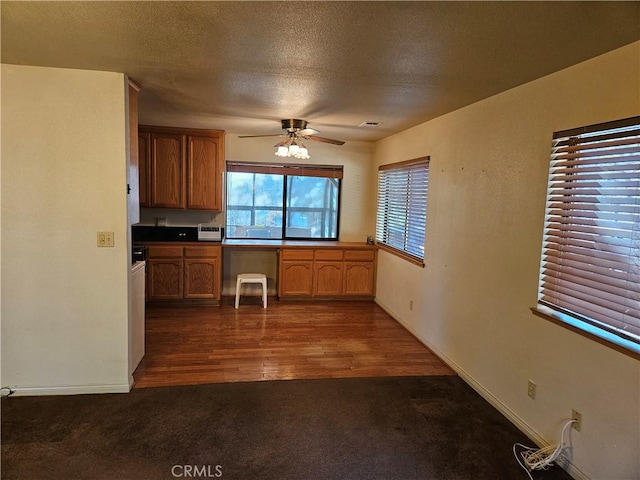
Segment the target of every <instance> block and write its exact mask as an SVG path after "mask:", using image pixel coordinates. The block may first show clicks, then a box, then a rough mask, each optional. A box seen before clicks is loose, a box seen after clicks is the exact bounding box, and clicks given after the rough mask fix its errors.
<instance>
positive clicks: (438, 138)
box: [374, 43, 640, 480]
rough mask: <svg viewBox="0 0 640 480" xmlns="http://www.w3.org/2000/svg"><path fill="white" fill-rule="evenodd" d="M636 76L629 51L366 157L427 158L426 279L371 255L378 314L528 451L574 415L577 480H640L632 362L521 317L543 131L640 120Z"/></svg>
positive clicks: (540, 209)
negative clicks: (402, 330)
mask: <svg viewBox="0 0 640 480" xmlns="http://www.w3.org/2000/svg"><path fill="white" fill-rule="evenodd" d="M639 64H640V43H635V44H633V45H630V46H627V47H624V48H622V49H619V50H616V51H614V52H611V53H609V54H606V55H603V56H601V57H598V58H595V59H592V60H590V61H587V62H584V63H582V64H579V65H576V66H573V67H571V68H568V69H566V70H563V71H561V72H558V73H555V74H552V75H550V76H548V77H545V78H542V79H540V80H537V81H534V82H531V83H529V84H526V85H523V86H521V87H518V88H515V89H513V90H510V91H507V92H504V93H502V94H499V95H497V96H494V97H492V98H489V99H487V100H485V101H482V102H479V103H477V104H474V105H471V106H469V107H467V108H464V109H461V110H458V111H456V112H453V113H451V114H449V115H445V116H443V117H440V118H438V119H435V120H433V121H430V122H427V123H424V124H422V125H420V126H417V127H415V128H413V129H410V130H407V131H405V132H402V133H400V134H398V135H395V136H393V137H390V138H387V139H385V140H383V141H381V142H379V143H378V144H377V147H376V150H375V155H374V157H375V163H376V165H379V164H384V163H392V162H397V161H402V160H406V159H411V158H415V157H420V156H424V155H430V156H431V166H430V172H431V173H430V178H429V182H430V184H429V198H428V201H429V205H428V209H427V210H428V217H427V234H426V244H425V249H426V267H425V268H424V269H422V268H418V267H415V266H413V265H411V264H409V263H407V262H405V261H402V260H401V259H399V258H397V257H394V256H391V255H389V254H387V253H385V252H382V251H381V252H380V254H379V265H378V284H377V295H378V298H377V300H378V302H379V303H380V304H381V305H383V306H384V308H386V309H387V310H388V311H390V312H391V313H392V314H393V315H394V316H395V317H396V318H398V319H399V320H400V321H401V322H402V323H404V324H405V325H407V326H408V327H409V328H410V329H411V330H412V331H413V332H415V333H416V334H417V335H418V336H419V337H420V338H422V339H423V341H425V342H427V343H428V344H429V345H431V346H432V347H433V348H434V349H435V350H436V351H437V352H438V353H439V354H440V355H441V356H442V357H443V358H445V359H446V360H447V361H448V362H449V363H450V364H451V365H453V366H454V367H455V368H456V370H457V371H458V372H459V373H460V374H461V375H462V376H463V377H464V378H465V379H466V380H467V381H468V382H469V383H471V384H472V385H473V386H474V387H475V388H476V389H478V390H479V391H480V392H481V393H482V394H483V395H484V396H485V397H486V398H488V399H489V400H491V401H492V402H493V403H494V404H496V405H497V406H498V407H499V408H500V409H501V410H502V411H503V412H504V413H505V414H506V415H507V416H509V417H510V418H511V419H512V420H513V421H514V422H516V423H517V424H518V425H519V426H520V427H521V428H523V429H525V430H526V431H528V433H529V434H531V435H533V436H534V437H535V438H536V439H537V440H538V441H542V440H546V441H548V442H551V443H557V442H558V440H559V434H560V430H561V427H562V425H563V424H564V422H565V421H566V420H567V418H569V417H570V415H571V409H572V408H574V409H576V410H578V411H580V412H581V413H582V415H583V428H582V431H581V432H579V433H578V432H573V434H572V442H573V460H574V465H575V466H576V468H574V469H573V474H574V475H576V476H578V477H579V476H581V475H582V476H585V475H586V476H588V477H589V478H594V479H596V478H597V479H607V480H614V479H615V480H620V479H632V478H640V460H639V457H638V452H639V451H640V362H638V361H637V360H634V359H632V358H630V357H629V356H625V355H624V354H621V353H618V352H616V351H614V350H612V349H610V348H607V347H605V346H603V345H601V344H599V343H596V342H594V341H592V340H589V339H586V338H584V337H582V336H580V335H577V334H575V333H572V332H570V331H568V330H566V329H563V328H561V327H558V326H555V325H553V324H551V323H549V322H547V321H545V320H542V319H540V318H538V317H536V316H534V315H533V314H532V313H531V312H530V310H529V309H530V307H532V306H534V305H535V303H536V295H537V293H536V290H537V281H538V267H539V261H540V250H541V242H542V226H543V216H544V205H545V193H546V182H547V169H548V161H549V149H550V145H551V136H552V133H553V132H554V131H558V130H563V129H568V128H572V127H579V126H582V125H588V124H593V123H597V122H604V121H608V120H615V119H619V118H625V117H630V116H634V115H638V114H640V65H639ZM410 300H413V302H414V309H413V311H411V310H409V301H410ZM528 379H532V380H534V381H535V382H536V383H537V386H538V389H537V398H536V399H535V400H531V399H530V398H528V397H527V380H528Z"/></svg>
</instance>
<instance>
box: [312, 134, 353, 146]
mask: <svg viewBox="0 0 640 480" xmlns="http://www.w3.org/2000/svg"><path fill="white" fill-rule="evenodd" d="M303 138H304V139H305V140H313V141H314V142H322V143H331V144H332V145H344V142H343V141H342V140H334V139H333V138H325V137H316V136H313V137H303Z"/></svg>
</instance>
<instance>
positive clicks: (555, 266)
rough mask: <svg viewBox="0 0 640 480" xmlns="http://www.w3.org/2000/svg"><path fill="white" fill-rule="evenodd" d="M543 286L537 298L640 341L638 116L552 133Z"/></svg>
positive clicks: (639, 140)
mask: <svg viewBox="0 0 640 480" xmlns="http://www.w3.org/2000/svg"><path fill="white" fill-rule="evenodd" d="M539 287H540V288H539V304H541V305H543V306H546V307H548V308H551V309H552V310H555V311H557V312H560V313H563V314H568V315H570V316H571V317H574V318H576V319H578V320H580V321H582V322H585V323H586V324H587V326H588V325H590V326H593V327H596V331H597V330H602V331H604V332H608V333H609V334H613V335H615V336H617V337H619V338H622V339H624V340H626V341H630V342H632V343H634V344H636V345H640V117H635V118H631V119H626V120H621V121H617V122H609V123H606V124H599V125H593V126H590V127H584V128H581V129H576V130H570V131H564V132H557V133H556V134H554V141H553V149H552V154H551V165H550V172H549V188H548V197H547V210H546V218H545V232H544V244H543V251H542V262H541V275H540V285H539ZM585 330H588V331H591V330H590V329H589V328H588V327H587V328H585ZM592 333H593V332H592ZM596 334H597V333H596Z"/></svg>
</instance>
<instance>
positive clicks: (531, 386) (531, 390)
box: [527, 380, 536, 400]
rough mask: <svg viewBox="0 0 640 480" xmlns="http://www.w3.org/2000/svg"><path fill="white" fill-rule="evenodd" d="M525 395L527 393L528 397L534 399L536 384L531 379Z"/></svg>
mask: <svg viewBox="0 0 640 480" xmlns="http://www.w3.org/2000/svg"><path fill="white" fill-rule="evenodd" d="M527 395H529V398H531V399H532V400H535V399H536V384H535V382H534V381H533V380H529V384H528V386H527Z"/></svg>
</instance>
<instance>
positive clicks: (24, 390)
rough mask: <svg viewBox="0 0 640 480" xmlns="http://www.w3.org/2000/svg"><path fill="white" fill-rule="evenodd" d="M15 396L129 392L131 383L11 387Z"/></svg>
mask: <svg viewBox="0 0 640 480" xmlns="http://www.w3.org/2000/svg"><path fill="white" fill-rule="evenodd" d="M11 388H12V389H13V390H14V393H13V394H12V396H14V397H31V396H42V395H85V394H93V393H129V391H130V390H131V389H130V388H129V384H128V383H126V384H113V385H52V386H46V387H11Z"/></svg>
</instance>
